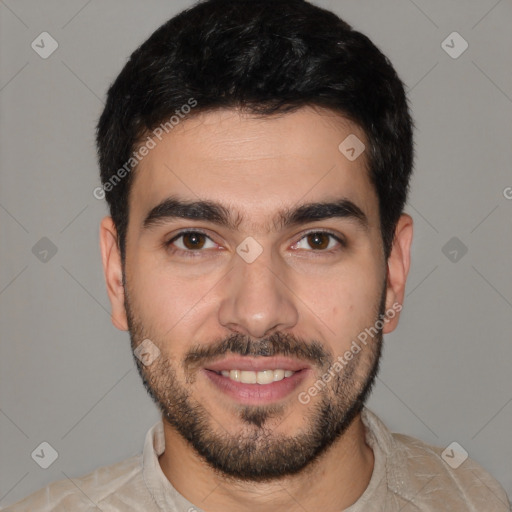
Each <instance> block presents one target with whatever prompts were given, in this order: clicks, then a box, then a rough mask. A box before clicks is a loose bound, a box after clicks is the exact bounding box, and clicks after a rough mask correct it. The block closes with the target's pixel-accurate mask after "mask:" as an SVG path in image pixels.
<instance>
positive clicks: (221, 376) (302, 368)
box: [202, 356, 311, 404]
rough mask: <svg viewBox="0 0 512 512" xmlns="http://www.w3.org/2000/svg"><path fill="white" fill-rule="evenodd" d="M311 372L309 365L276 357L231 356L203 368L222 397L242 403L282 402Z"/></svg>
mask: <svg viewBox="0 0 512 512" xmlns="http://www.w3.org/2000/svg"><path fill="white" fill-rule="evenodd" d="M310 371H311V368H310V366H309V365H307V364H305V363H303V362H301V361H298V360H293V359H288V358H278V357H259V358H249V357H247V356H242V357H236V358H235V357H233V358H229V359H225V360H223V361H217V362H215V363H212V364H210V365H208V367H206V368H203V369H202V373H203V374H204V375H205V376H206V377H207V378H208V379H209V381H210V382H211V383H212V384H213V385H214V386H215V387H216V388H217V389H218V390H220V391H222V392H223V393H224V394H226V395H228V396H229V397H231V398H232V399H234V400H236V401H237V402H240V403H244V404H263V403H269V402H274V401H277V400H281V399H283V398H285V397H287V396H288V395H290V394H291V393H292V391H294V390H295V389H296V388H297V387H298V386H299V385H300V383H301V382H302V381H303V380H304V379H305V378H306V377H307V375H308V373H309V372H310Z"/></svg>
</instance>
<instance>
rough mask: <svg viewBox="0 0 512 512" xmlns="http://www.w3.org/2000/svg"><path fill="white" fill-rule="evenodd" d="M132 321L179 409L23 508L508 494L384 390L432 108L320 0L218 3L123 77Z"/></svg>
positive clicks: (113, 132)
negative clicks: (420, 136)
mask: <svg viewBox="0 0 512 512" xmlns="http://www.w3.org/2000/svg"><path fill="white" fill-rule="evenodd" d="M97 143H98V153H99V163H100V169H101V178H102V184H103V186H102V187H101V188H99V189H98V190H97V191H96V192H95V194H97V195H98V196H101V195H105V197H106V199H107V201H108V204H109V206H110V213H111V217H106V218H105V219H103V221H102V223H101V234H100V237H101V251H102V259H103V265H104V270H105V278H106V283H107V290H108V294H109V298H110V301H111V306H112V321H113V323H114V325H115V326H116V327H117V328H119V329H122V330H129V332H130V337H131V342H132V349H133V351H134V356H135V362H136V364H137V367H138V370H139V372H140V374H141V377H142V379H143V382H144V385H145V387H146V389H147V390H148V392H149V394H150V395H151V396H152V398H153V399H154V401H155V403H156V404H157V405H158V406H159V408H160V410H161V412H162V422H159V423H158V424H157V425H155V426H154V427H153V428H152V429H151V430H150V431H149V432H148V435H147V437H146V442H145V445H144V451H143V454H142V455H139V456H136V457H132V458H130V459H128V460H126V461H123V462H121V463H118V464H115V465H113V466H109V467H106V468H100V469H98V470H96V471H95V472H93V473H91V474H89V475H87V476H85V477H82V478H79V479H75V480H74V483H71V482H70V481H69V480H66V481H61V482H56V483H53V484H51V485H50V486H49V487H48V488H46V489H43V490H41V491H39V492H37V493H34V494H33V495H32V496H30V497H28V498H26V499H25V500H22V501H21V502H19V503H18V504H17V505H14V506H12V507H10V508H8V509H7V510H9V511H18V510H44V511H49V510H59V511H60V510H72V511H81V510H102V511H135V510H137V511H163V510H167V511H203V510H204V511H207V512H221V511H222V512H230V511H237V512H238V511H260V510H261V511H262V510H269V509H273V510H286V511H291V512H295V511H297V512H298V511H304V510H307V511H318V510H322V511H323V512H335V511H336V512H338V511H341V510H346V511H350V512H356V511H357V512H359V511H365V512H369V511H395V510H396V511H398V510H402V511H408V510H410V511H419V510H421V511H441V510H447V511H454V510H460V511H474V512H476V511H478V512H481V511H484V510H485V511H505V510H509V503H508V499H507V496H506V495H505V492H504V491H503V489H502V488H501V487H500V485H499V484H498V483H497V482H496V481H495V480H494V479H493V478H492V477H491V476H490V475H489V474H487V473H486V472H485V471H484V470H483V469H482V468H481V467H480V466H479V465H478V464H477V463H476V462H473V461H472V460H470V459H468V460H466V461H465V462H464V463H463V464H462V465H461V466H460V467H458V468H457V469H452V468H451V467H450V466H449V465H448V464H446V463H445V462H444V460H443V459H442V457H441V452H442V450H441V449H439V448H435V447H432V446H428V445H426V444H424V443H422V442H421V441H419V440H416V439H413V438H411V437H408V436H404V435H398V434H391V433H390V432H389V431H388V430H387V428H386V427H385V426H384V424H383V423H382V422H381V421H380V420H379V419H378V418H377V417H376V416H375V415H374V414H373V413H371V412H370V411H369V410H368V409H366V408H365V407H364V403H365V401H366V399H367V397H368V395H369V392H370V390H371V387H372V384H373V382H374V379H375V376H376V374H377V371H378V366H379V358H380V353H381V348H382V339H383V334H386V333H390V332H392V331H393V330H394V329H395V328H396V326H397V324H398V319H399V314H400V310H401V308H402V302H403V298H404V289H405V284H406V279H407V274H408V271H409V263H410V246H411V241H412V219H411V217H410V216H409V215H407V214H405V213H403V208H404V204H405V202H406V199H407V191H408V186H409V179H410V175H411V170H412V165H413V137H412V120H411V118H410V115H409V111H408V107H407V101H406V98H405V94H404V89H403V85H402V83H401V81H400V79H399V78H398V76H397V75H396V73H395V71H394V69H393V68H392V66H391V64H390V63H389V61H388V60H387V59H386V57H385V56H384V55H383V54H382V53H381V52H380V51H379V50H378V49H377V48H376V47H375V46H374V45H373V44H372V43H371V42H370V40H369V39H368V38H367V37H365V36H364V35H362V34H360V33H358V32H356V31H354V30H352V29H351V27H350V26H349V25H347V24H346V23H345V22H343V21H342V20H340V19H339V18H338V17H336V16H335V15H334V14H332V13H330V12H328V11H325V10H322V9H320V8H318V7H315V6H313V5H311V4H309V3H307V2H304V1H301V0H282V1H273V2H270V1H268V0H251V1H248V0H239V1H233V0H230V1H227V0H209V1H205V2H202V3H200V4H198V5H196V6H195V7H193V8H192V9H190V10H188V11H184V12H183V13H181V14H180V15H178V16H176V17H175V18H173V19H171V20H170V21H168V22H167V23H165V24H164V25H163V26H162V27H160V28H159V29H158V30H157V31H156V32H155V33H154V34H153V35H152V36H151V37H150V38H149V39H148V40H147V41H146V42H145V43H144V44H143V45H142V46H141V47H140V48H139V49H138V50H137V51H135V52H134V54H133V55H132V56H131V58H130V61H129V62H128V63H127V64H126V66H125V67H124V69H123V70H122V72H121V73H120V75H119V76H118V78H117V79H116V81H115V82H114V84H113V85H112V87H111V88H110V90H109V93H108V98H107V104H106V107H105V110H104V112H103V114H102V116H101V119H100V121H99V123H98V131H97Z"/></svg>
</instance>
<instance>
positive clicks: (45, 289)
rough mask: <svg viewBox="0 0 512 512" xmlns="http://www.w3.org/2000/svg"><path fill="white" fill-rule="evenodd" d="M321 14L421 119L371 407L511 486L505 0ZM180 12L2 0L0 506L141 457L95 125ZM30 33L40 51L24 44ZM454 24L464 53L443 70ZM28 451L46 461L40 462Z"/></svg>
mask: <svg viewBox="0 0 512 512" xmlns="http://www.w3.org/2000/svg"><path fill="white" fill-rule="evenodd" d="M317 3H318V4H319V5H322V6H326V7H330V8H332V9H333V10H335V11H336V12H337V13H338V14H340V15H341V16H342V17H343V18H344V19H346V20H347V21H348V22H349V23H350V24H352V25H353V26H354V28H356V29H358V30H360V31H362V32H363V33H365V34H367V35H368V36H369V37H370V38H371V39H372V40H373V41H374V42H375V44H377V45H378V46H379V47H380V48H381V49H382V51H383V52H384V53H385V54H387V55H388V56H389V58H390V59H391V61H392V63H393V64H394V66H395V68H396V69H397V71H398V73H399V75H400V76H401V78H402V79H403V81H404V82H405V83H406V84H407V88H408V94H409V98H410V102H411V105H412V111H413V117H414V119H415V121H416V124H417V132H416V151H417V160H416V168H415V175H414V178H413V181H412V193H411V196H410V201H409V204H408V206H407V212H409V213H410V214H411V215H412V216H413V218H414V220H415V237H414V243H413V249H412V269H411V273H410V277H409V281H408V287H407V296H406V300H405V305H404V311H403V314H402V318H401V322H400V326H399V328H398V330H397V331H396V332H395V333H393V334H392V335H389V336H387V337H386V348H385V352H384V360H383V362H382V372H381V374H380V377H379V379H378V382H377V386H376V388H375V391H374V393H373V395H372V398H371V400H370V404H369V405H370V407H371V408H372V409H373V410H374V411H375V412H377V413H378V414H379V415H380V416H381V417H382V418H383V419H384V421H385V422H386V423H387V424H388V426H389V427H390V428H391V429H392V430H394V431H400V432H404V433H407V434H410V435H413V436H416V437H418V438H421V439H423V440H425V441H427V442H430V443H433V444H436V445H439V446H443V447H444V446H447V445H448V444H449V443H451V442H452V441H457V442H458V443H460V444H461V445H462V446H463V447H464V448H465V449H466V450H467V451H468V452H469V454H470V456H471V457H472V458H474V459H476V460H477V461H479V462H480V463H481V464H482V465H483V466H484V467H485V468H487V469H488V470H489V471H490V472H491V473H492V474H493V475H494V476H495V477H496V478H497V479H498V480H500V482H501V483H502V485H503V486H504V487H505V489H506V491H507V492H508V493H509V494H512V464H511V462H510V461H511V460H512V443H511V442H510V433H511V432H512V379H511V375H512V345H511V343H510V338H511V333H512V320H511V319H512V314H511V313H512V269H511V258H510V255H511V254H512V236H511V235H512V199H507V197H506V196H507V195H508V197H509V198H511V197H512V189H510V188H507V187H512V172H511V164H510V162H511V161H512V140H511V137H510V135H511V133H512V58H511V55H512V51H511V50H512V31H511V30H510V27H511V26H512V3H511V2H510V0H501V1H496V0H478V1H476V0H473V1H467V0H457V1H454V0H452V1H449V2H447V1H445V0H429V1H427V0H414V1H412V0H387V1H386V2H382V1H380V0H362V1H361V0H350V1H348V0H347V1H335V0H333V1H318V2H317ZM189 5H191V2H190V1H184V0H183V1H178V0H173V1H172V2H170V1H168V0H165V1H164V0H159V1H157V0H153V1H148V2H140V1H135V0H130V1H127V0H124V1H120V0H109V1H101V2H100V1H99V0H92V1H85V0H73V1H70V0H67V1H66V2H64V1H63V0H61V1H57V0H51V1H50V0H46V1H45V2H38V1H36V0H30V1H29V0H18V1H15V0H2V1H0V29H1V32H0V33H1V42H0V49H1V50H0V52H1V54H0V108H1V125H0V149H1V178H0V225H1V237H2V238H1V245H0V251H1V262H2V265H1V267H0V315H1V336H2V345H1V355H0V371H1V381H0V384H1V396H0V398H1V402H0V405H1V409H0V434H1V447H0V461H1V469H0V504H1V505H2V506H6V505H8V504H10V503H12V502H14V501H17V500H18V499H20V498H22V497H23V496H25V495H27V494H28V493H30V492H32V491H35V490H36V489H39V488H40V487H42V486H43V485H46V484H47V483H49V482H51V481H54V480H58V479H62V478H66V477H69V478H73V477H76V476H79V475H82V474H84V473H86V472H89V471H92V470H93V469H94V468H96V467H98V466H102V465H106V464H110V463H114V462H117V461H120V460H122V459H124V458H126V457H128V456H131V455H134V454H136V453H138V452H140V451H141V449H142V444H143V440H144V435H145V433H146V430H147V429H148V428H149V427H150V426H151V425H152V424H153V423H154V422H155V421H157V420H158V413H157V410H156V408H155V407H154V406H153V404H152V402H151V400H150V398H149V397H148V396H147V395H146V393H145V390H144V388H143V386H142V383H141V382H140V380H139V376H138V374H137V371H136V369H135V365H134V363H133V361H132V356H131V354H130V349H129V337H128V334H127V333H121V332H118V331H117V330H116V329H115V328H114V327H113V326H112V325H111V323H110V316H109V310H110V305H109V302H108V299H107V294H106V291H105V285H104V281H103V272H102V268H101V260H100V253H99V248H98V224H99V222H100V219H101V218H102V217H103V216H104V215H105V214H106V206H105V204H104V202H103V201H99V200H97V199H95V198H94V197H93V195H92V190H93V189H94V187H96V186H98V185H99V178H98V169H97V164H96V160H95V148H94V126H95V123H96V121H97V119H98V116H99V114H100V112H101V110H102V107H103V101H104V97H105V93H106V90H107V87H108V85H109V84H110V83H111V81H112V80H113V79H114V78H115V76H116V75H117V74H118V73H119V71H120V70H121V68H122V66H123V65H124V63H125V61H126V59H127V58H128V56H129V54H130V53H131V52H132V51H133V50H134V49H135V48H136V47H137V46H138V45H139V44H141V43H142V42H143V41H144V40H145V39H146V38H147V37H148V36H149V35H150V34H151V33H152V32H153V31H154V30H155V29H156V28H157V27H158V26H160V24H162V23H163V22H164V21H165V20H167V19H168V18H169V17H171V16H172V15H174V14H175V13H177V12H178V11H179V10H181V9H182V8H184V7H187V6H189ZM43 31H47V32H49V33H50V34H51V35H52V37H53V38H55V40H57V42H58V44H59V47H58V49H57V50H56V51H55V52H54V53H53V54H52V55H51V56H50V57H49V58H47V59H42V58H41V57H40V56H39V55H38V54H37V53H36V52H35V51H34V50H33V49H32V48H31V43H32V41H33V40H35V39H36V38H37V36H38V35H39V34H40V33H41V32H43ZM453 31H457V32H459V33H460V34H461V35H462V37H463V38H464V39H465V40H466V41H467V42H468V43H469V48H468V49H467V50H466V51H465V52H464V53H463V54H462V55H461V56H460V57H458V58H457V59H453V58H452V57H450V56H449V55H448V54H447V53H446V52H445V50H444V49H443V48H442V46H441V43H442V41H444V40H445V39H446V37H447V36H448V35H449V34H451V33H452V32H453ZM450 44H451V43H450ZM454 44H455V43H454ZM457 44H458V43H457ZM455 48H456V49H457V48H458V47H457V46H456V47H455ZM43 237H47V238H48V239H49V240H51V242H52V243H53V244H54V245H55V247H56V249H57V252H56V254H55V255H53V256H52V253H51V251H50V252H49V253H48V254H44V253H42V252H41V251H42V250H44V248H45V247H46V246H45V244H46V245H48V242H47V241H45V240H43V241H42V242H39V245H38V246H36V249H34V252H35V253H36V254H34V252H33V247H34V246H35V244H36V243H38V241H39V240H40V239H41V238H43ZM452 237H457V239H458V241H455V242H453V241H452V242H450V244H449V245H448V246H446V244H447V243H448V242H449V240H451V239H452ZM453 243H455V244H458V247H457V245H455V246H452V245H451V244H453ZM461 244H463V246H465V247H467V249H468V252H467V254H465V255H463V257H462V258H461V257H460V256H461V255H462V254H463V252H461V248H462V249H463V246H462V245H461ZM443 248H444V252H443ZM454 249H455V250H456V251H457V255H455V253H453V252H451V254H450V251H453V250H454ZM445 253H446V255H445ZM36 255H38V256H39V257H37V256H36ZM40 258H43V260H44V259H45V258H46V259H47V261H41V260H40ZM456 258H457V259H458V258H460V259H458V261H452V260H453V259H456ZM42 441H47V442H48V443H50V444H51V445H52V446H53V447H54V448H55V450H57V452H58V455H59V456H58V459H57V460H56V461H55V462H54V463H53V464H52V465H51V466H50V467H49V468H48V469H46V470H44V469H41V468H40V467H39V466H38V465H37V464H36V463H35V462H34V460H33V459H32V458H31V453H32V452H33V450H34V449H35V448H36V447H37V446H38V445H39V444H40V443H41V442H42Z"/></svg>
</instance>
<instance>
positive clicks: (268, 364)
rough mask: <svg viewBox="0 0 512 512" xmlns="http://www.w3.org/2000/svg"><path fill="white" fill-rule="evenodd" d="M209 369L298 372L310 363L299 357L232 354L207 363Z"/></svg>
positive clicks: (217, 370) (216, 370)
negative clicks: (300, 359)
mask: <svg viewBox="0 0 512 512" xmlns="http://www.w3.org/2000/svg"><path fill="white" fill-rule="evenodd" d="M205 368H206V369H207V370H213V371H215V372H220V371H223V370H246V371H253V372H261V371H263V370H277V369H279V370H291V371H293V372H297V371H299V370H304V369H306V368H309V365H308V364H306V363H304V362H302V361H299V360H298V359H290V358H287V357H279V356H277V357H264V356H261V357H249V356H232V357H228V358H225V359H221V360H219V361H215V362H212V363H209V364H207V365H205Z"/></svg>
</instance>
